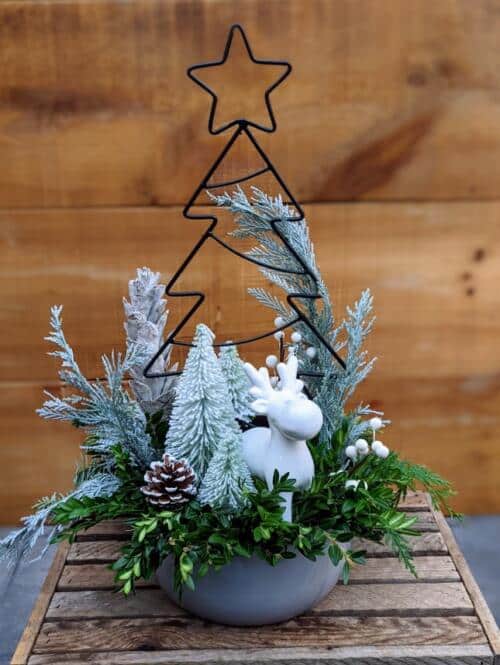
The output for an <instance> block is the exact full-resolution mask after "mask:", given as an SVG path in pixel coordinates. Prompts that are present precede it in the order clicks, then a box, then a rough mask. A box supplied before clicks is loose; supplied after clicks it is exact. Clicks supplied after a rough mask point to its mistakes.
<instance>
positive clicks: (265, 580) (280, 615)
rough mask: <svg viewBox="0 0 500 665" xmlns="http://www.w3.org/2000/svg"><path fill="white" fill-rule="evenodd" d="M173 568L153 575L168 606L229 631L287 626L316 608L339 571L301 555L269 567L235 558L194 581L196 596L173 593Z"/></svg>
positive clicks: (326, 560)
mask: <svg viewBox="0 0 500 665" xmlns="http://www.w3.org/2000/svg"><path fill="white" fill-rule="evenodd" d="M173 564H174V562H173V559H172V558H171V557H169V558H167V559H165V561H164V562H163V563H162V565H161V566H160V568H159V569H158V571H157V578H158V581H159V584H160V586H161V587H162V588H163V589H164V590H165V591H166V593H167V595H168V597H169V598H170V600H172V601H173V602H174V603H176V604H177V605H179V606H180V607H182V608H184V609H186V610H188V611H189V612H191V613H192V614H196V615H197V616H199V617H202V618H203V619H209V620H210V621H215V622H217V623H223V624H228V625H231V626H260V625H263V624H268V623H278V622H280V621H286V620H287V619H291V618H292V617H295V616H297V615H299V614H302V613H303V612H306V611H307V610H309V609H310V608H311V607H313V606H314V605H316V603H318V602H319V601H320V600H322V598H324V597H325V596H326V595H327V594H328V593H329V592H330V591H331V590H332V589H333V587H334V586H335V584H336V583H337V581H338V579H339V576H340V573H341V571H342V565H343V564H339V565H338V566H334V565H333V564H332V562H331V561H330V559H329V558H328V556H326V555H324V556H321V557H318V558H317V559H316V561H309V559H306V558H305V557H304V556H302V555H301V554H298V555H297V556H296V557H295V558H294V559H283V560H282V561H280V563H279V564H278V565H277V566H270V565H269V564H268V563H266V562H265V561H262V559H259V558H258V557H252V558H251V559H244V558H237V559H233V561H232V562H231V563H229V564H227V565H226V566H224V567H223V568H221V570H219V571H217V572H215V571H213V570H211V571H210V572H209V573H208V574H207V575H206V576H205V577H202V578H201V579H198V580H195V584H196V588H195V590H194V591H190V590H189V589H186V588H185V589H184V590H183V592H182V597H181V598H179V595H178V593H177V592H176V591H175V590H174V585H173V578H174V565H173Z"/></svg>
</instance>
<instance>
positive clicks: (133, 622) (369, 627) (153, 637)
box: [33, 616, 485, 653]
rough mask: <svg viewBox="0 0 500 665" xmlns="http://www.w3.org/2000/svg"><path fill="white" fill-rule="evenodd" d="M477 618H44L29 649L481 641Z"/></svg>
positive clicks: (240, 646)
mask: <svg viewBox="0 0 500 665" xmlns="http://www.w3.org/2000/svg"><path fill="white" fill-rule="evenodd" d="M484 640H485V637H484V633H483V631H482V629H481V625H480V624H479V622H478V620H477V618H476V617H469V616H464V617H410V618H409V617H404V618H398V617H391V618H387V617H383V618H375V617H363V618H358V617H322V616H319V617H318V616H307V617H304V616H303V617H298V618H296V619H294V620H292V621H289V622H286V623H282V624H278V625H274V626H259V627H257V628H251V627H250V628H249V627H245V628H234V627H228V626H219V625H217V624H208V623H205V622H203V621H199V620H197V619H193V618H191V617H185V618H184V617H175V618H171V619H166V618H148V619H100V620H95V621H92V620H88V621H58V622H48V623H45V624H44V625H43V626H42V630H41V631H40V635H39V637H38V640H37V642H36V644H35V648H34V651H33V653H53V652H58V651H59V652H61V651H67V652H75V651H76V652H78V651H90V652H91V651H93V650H96V649H99V648H101V645H103V644H105V645H106V649H107V650H111V651H112V650H116V651H127V650H128V651H131V650H134V649H141V650H143V651H144V650H150V649H162V648H163V649H166V648H173V647H175V648H176V649H210V648H221V647H223V648H236V647H237V648H241V649H244V648H245V647H255V645H257V644H258V645H259V646H260V647H292V646H310V647H314V648H317V647H325V646H330V647H333V646H347V645H353V646H356V645H366V644H370V645H374V646H376V645H398V644H404V645H416V644H457V643H466V644H483V643H484Z"/></svg>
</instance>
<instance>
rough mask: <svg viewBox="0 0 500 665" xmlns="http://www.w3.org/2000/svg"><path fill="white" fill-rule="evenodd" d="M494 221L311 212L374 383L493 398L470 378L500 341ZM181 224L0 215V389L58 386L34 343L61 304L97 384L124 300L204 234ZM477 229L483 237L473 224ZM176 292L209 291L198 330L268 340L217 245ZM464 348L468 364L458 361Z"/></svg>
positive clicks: (261, 317) (110, 216)
mask: <svg viewBox="0 0 500 665" xmlns="http://www.w3.org/2000/svg"><path fill="white" fill-rule="evenodd" d="M499 211H500V203H498V202H492V203H460V204H447V205H444V204H422V205H419V206H415V205H412V204H362V205H361V204H360V205H310V206H307V207H306V213H307V215H308V222H309V225H310V228H311V235H312V239H313V240H314V242H315V247H316V251H317V254H318V263H319V266H320V268H321V269H322V273H323V275H324V278H325V281H326V283H327V285H328V286H329V287H330V288H331V291H332V297H333V299H334V301H335V303H336V311H337V313H338V316H340V315H341V314H342V313H343V311H344V306H345V305H346V304H348V303H352V301H353V300H354V299H355V298H357V297H358V296H359V293H360V292H361V290H362V289H363V288H366V286H367V285H370V287H371V288H372V290H373V293H374V296H375V306H376V310H377V312H378V314H379V316H378V318H377V326H376V329H375V331H374V333H373V337H372V340H371V344H370V348H371V351H372V352H373V353H374V354H375V355H377V356H378V357H379V358H380V360H381V362H379V364H378V367H377V370H376V371H377V373H378V375H379V376H380V377H382V376H383V377H384V378H385V379H390V378H392V379H394V378H402V377H405V378H407V379H410V378H411V379H412V380H416V379H422V378H427V377H429V375H430V374H431V375H432V378H433V379H435V380H437V379H438V378H442V379H446V378H448V379H451V378H461V379H463V380H464V381H465V380H466V378H467V376H469V375H470V381H469V382H468V383H466V384H464V386H463V404H461V405H460V406H461V408H464V407H465V405H466V404H467V403H469V404H470V403H471V401H472V400H474V398H475V397H476V396H478V395H480V396H481V397H482V398H483V399H484V398H485V397H487V396H488V395H489V394H490V393H489V390H488V389H489V388H491V389H492V390H493V389H495V387H498V386H497V384H496V383H495V382H494V379H493V378H490V383H487V382H486V379H485V380H484V381H483V382H480V381H479V379H480V377H482V376H485V377H488V376H490V375H491V373H492V371H494V368H495V367H494V366H492V364H491V363H492V358H494V357H495V354H494V350H495V348H494V343H495V340H496V339H497V335H498V332H499V331H500V315H499V314H497V312H496V309H495V304H496V293H495V290H494V288H493V286H492V285H493V284H495V283H496V281H498V279H500V267H499V265H498V262H497V261H495V260H494V258H493V257H494V256H495V254H496V252H497V250H498V249H499V247H500V212H499ZM181 212H182V211H181V209H180V208H173V209H151V208H149V209H148V208H142V209H126V210H120V209H93V210H78V209H74V210H64V211H63V210H50V211H44V210H41V211H40V210H39V211H36V210H33V211H15V210H4V211H1V212H0V228H1V229H2V233H3V234H4V237H5V238H7V239H8V242H6V243H5V245H4V247H3V249H4V251H3V255H2V259H3V260H2V270H1V272H0V279H1V285H2V289H3V292H4V294H5V298H6V301H5V307H4V308H2V312H1V318H0V322H1V324H2V327H1V328H0V330H1V331H2V333H1V337H0V367H1V368H2V376H3V378H4V380H8V379H12V380H15V381H19V380H24V381H36V380H42V381H47V380H53V379H54V378H55V367H56V366H57V363H56V362H55V361H54V359H52V358H50V357H47V356H46V351H47V350H48V345H47V343H46V342H45V341H44V339H43V337H44V335H45V334H46V332H47V327H48V310H49V306H50V305H51V304H53V303H54V301H55V302H61V303H64V304H65V317H64V320H65V326H66V330H67V335H68V338H69V339H70V341H71V342H72V344H73V345H74V346H75V349H76V350H77V351H78V357H79V360H80V362H81V364H82V368H83V370H84V371H86V372H87V371H88V372H89V373H90V375H91V376H95V375H99V373H100V372H102V368H101V366H100V355H101V353H102V352H103V351H104V352H108V351H110V350H111V349H112V348H113V346H122V345H123V329H122V320H123V311H122V302H121V298H122V296H123V295H125V294H126V289H127V281H128V280H129V279H131V278H132V277H133V276H134V274H135V269H136V268H137V267H138V266H141V265H150V266H151V267H152V268H153V269H155V270H160V271H161V272H162V273H163V277H164V279H166V278H167V277H168V275H169V274H172V272H173V271H174V270H175V269H176V268H177V267H178V266H179V265H180V263H181V261H182V260H183V258H184V257H185V256H186V254H187V253H188V251H189V250H190V249H191V248H192V246H193V244H194V243H195V242H196V241H197V240H198V238H199V234H200V228H201V227H200V224H199V223H193V222H188V221H186V220H183V219H182V215H181ZM474 219H481V222H482V224H481V225H477V224H471V220H474ZM76 248H77V249H76ZM110 248H112V251H110ZM205 250H206V251H205ZM478 252H479V254H478ZM184 281H185V285H186V286H190V287H193V288H194V287H201V288H203V289H204V290H205V291H206V294H207V300H206V302H205V303H204V305H203V308H202V312H200V318H203V319H204V320H205V321H206V322H207V323H208V324H209V325H211V326H212V327H213V328H214V329H215V330H216V332H217V333H218V334H219V335H221V336H223V337H224V338H225V337H226V336H227V335H232V336H233V337H235V338H237V337H236V336H237V335H241V333H242V331H244V332H246V333H250V332H252V333H253V332H259V331H260V332H263V331H264V330H267V329H268V324H269V322H270V319H271V317H272V315H271V313H270V312H269V311H268V310H267V309H266V308H264V307H262V306H261V305H259V304H257V303H256V302H255V300H254V299H253V298H251V297H250V296H247V295H246V287H247V286H253V285H257V284H262V280H261V278H260V277H259V273H258V271H257V269H256V268H255V266H252V265H251V264H249V263H248V262H245V261H242V260H241V259H239V258H238V257H233V256H232V255H230V254H229V253H228V252H227V251H226V250H224V249H222V248H219V247H218V246H217V245H216V244H215V243H213V242H212V243H210V242H209V243H207V244H206V246H205V249H204V251H203V253H202V255H201V256H200V257H199V258H197V260H196V262H194V263H193V264H192V266H191V267H190V270H189V271H188V273H187V274H186V276H185V280H184ZM471 288H472V289H473V294H472V295H468V293H469V289H471ZM228 301H229V304H228ZM34 302H36V303H37V307H36V308H34V307H33V303H34ZM186 306H187V303H185V302H184V299H176V301H175V303H173V301H172V302H170V308H171V315H170V316H171V320H172V322H175V321H176V320H178V318H179V317H180V316H181V314H182V313H183V309H184V308H186ZM14 327H15V328H16V337H15V338H14V339H13V338H12V335H9V331H10V330H12V329H13V328H14ZM475 331H476V332H475ZM479 332H480V333H481V334H479ZM396 333H397V334H396ZM270 344H271V345H272V344H274V342H270ZM13 345H14V346H13ZM257 348H258V349H260V351H258V352H257V351H255V354H257V355H255V354H254V355H251V356H250V357H251V358H253V359H255V360H256V361H257V359H259V358H260V360H262V356H261V355H259V354H262V352H263V351H264V349H265V348H267V347H265V346H264V345H263V344H260V345H259V346H258V347H257ZM460 348H467V351H468V352H467V353H466V354H460V362H459V361H458V357H459V356H457V349H460ZM252 349H253V347H247V349H246V351H249V352H252ZM15 351H18V353H17V354H15V353H14V352H15ZM431 367H432V370H433V371H432V373H430V372H429V369H430V368H431ZM474 378H475V379H476V382H475V383H474V381H473V379H474ZM412 392H414V390H413V386H412ZM465 398H467V400H468V402H466V401H465ZM480 413H484V411H480Z"/></svg>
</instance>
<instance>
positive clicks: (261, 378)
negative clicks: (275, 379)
mask: <svg viewBox="0 0 500 665" xmlns="http://www.w3.org/2000/svg"><path fill="white" fill-rule="evenodd" d="M244 368H245V372H246V373H247V376H248V378H249V379H250V383H251V384H252V388H250V394H251V395H252V397H256V398H260V399H269V398H270V397H272V394H273V392H274V391H273V387H272V385H271V379H270V378H269V372H268V371H267V369H266V368H265V367H261V368H260V369H259V370H258V371H257V370H256V369H255V367H254V366H253V365H252V364H250V363H245V364H244Z"/></svg>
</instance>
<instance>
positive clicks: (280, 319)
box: [274, 316, 285, 328]
mask: <svg viewBox="0 0 500 665" xmlns="http://www.w3.org/2000/svg"><path fill="white" fill-rule="evenodd" d="M274 325H275V326H276V328H281V326H284V325H285V319H284V318H283V317H282V316H277V317H276V318H275V319H274Z"/></svg>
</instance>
